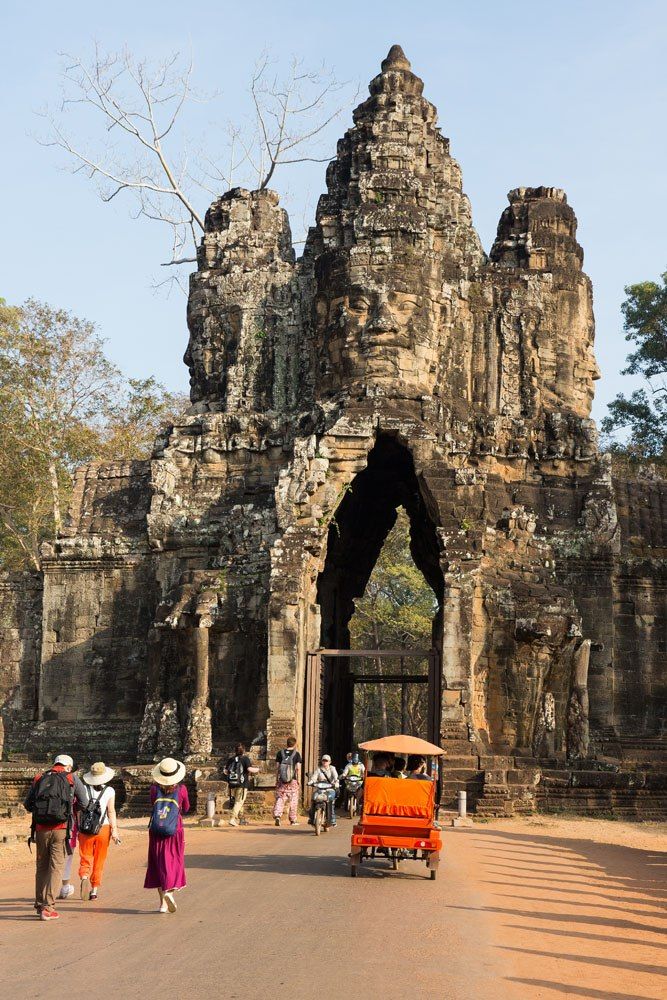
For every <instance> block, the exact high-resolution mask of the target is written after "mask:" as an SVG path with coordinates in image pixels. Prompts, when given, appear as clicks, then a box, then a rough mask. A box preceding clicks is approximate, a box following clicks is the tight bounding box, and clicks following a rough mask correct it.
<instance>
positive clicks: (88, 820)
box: [78, 788, 107, 836]
mask: <svg viewBox="0 0 667 1000" xmlns="http://www.w3.org/2000/svg"><path fill="white" fill-rule="evenodd" d="M103 793H104V789H102V791H101V792H100V794H99V795H98V796H97V797H95V795H94V789H92V788H90V789H89V790H88V804H87V806H86V808H85V809H81V810H80V811H79V816H78V827H79V833H85V834H88V835H90V836H94V835H95V834H96V833H99V832H100V830H101V829H102V823H103V822H104V817H105V816H106V814H107V811H106V808H105V810H104V812H102V807H101V806H100V799H101V798H102V795H103Z"/></svg>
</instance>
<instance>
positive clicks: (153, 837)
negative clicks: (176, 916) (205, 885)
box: [144, 757, 190, 913]
mask: <svg viewBox="0 0 667 1000" xmlns="http://www.w3.org/2000/svg"><path fill="white" fill-rule="evenodd" d="M151 777H152V778H153V782H154V784H152V785H151V791H150V796H151V806H152V813H151V820H150V824H149V827H148V868H147V871H146V878H145V879H144V889H157V891H158V893H159V895H160V906H159V912H160V913H167V912H169V913H175V912H176V909H177V907H176V899H175V898H174V892H175V891H176V890H177V889H184V888H185V885H186V878H185V833H184V831H183V815H184V814H185V813H187V812H189V811H190V800H189V798H188V790H187V788H186V787H185V785H183V784H181V782H182V781H183V778H184V777H185V764H182V763H181V762H180V761H178V760H174V759H173V757H165V758H164V760H161V761H160V763H159V764H157V765H156V766H155V767H154V768H153V771H152V772H151Z"/></svg>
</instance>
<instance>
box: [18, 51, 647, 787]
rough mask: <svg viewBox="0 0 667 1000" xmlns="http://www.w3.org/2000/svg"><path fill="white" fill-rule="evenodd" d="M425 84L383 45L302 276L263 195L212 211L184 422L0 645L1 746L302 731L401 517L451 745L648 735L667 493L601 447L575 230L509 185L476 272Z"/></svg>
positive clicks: (554, 209) (126, 750)
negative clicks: (622, 468) (317, 658)
mask: <svg viewBox="0 0 667 1000" xmlns="http://www.w3.org/2000/svg"><path fill="white" fill-rule="evenodd" d="M422 90H423V85H422V82H421V80H420V79H419V78H418V77H417V76H415V75H414V74H413V72H412V71H411V68H410V64H409V62H408V61H407V59H406V58H405V56H404V54H403V52H402V51H401V49H400V48H399V47H398V46H394V47H393V48H392V49H391V51H390V53H389V55H388V56H387V58H386V59H385V60H384V62H383V63H382V69H381V72H380V73H379V75H378V76H376V77H375V79H374V80H372V81H371V84H370V95H369V97H368V98H367V99H366V100H365V101H364V102H363V103H362V104H361V105H360V106H359V107H358V108H357V109H356V110H355V112H354V116H353V117H354V124H353V126H352V127H351V128H350V129H349V130H348V131H347V132H346V134H345V136H344V137H343V139H341V140H340V142H339V143H338V150H337V155H336V158H335V159H334V160H333V161H332V162H331V163H330V165H329V167H328V170H327V192H326V194H324V195H322V197H321V198H320V201H319V204H318V207H317V214H316V223H315V225H314V226H313V227H312V228H311V230H310V232H309V234H308V239H307V242H306V246H305V250H304V253H303V256H302V257H301V258H300V259H298V260H296V259H295V255H294V250H293V247H292V239H291V233H290V227H289V221H288V218H287V215H286V213H285V211H284V210H283V209H282V208H280V206H279V203H278V197H277V196H276V195H275V194H274V193H273V192H271V191H268V190H264V191H254V192H251V191H246V190H241V189H234V190H232V191H229V192H228V193H226V194H224V195H223V196H222V197H221V198H219V199H218V200H217V201H215V202H214V203H213V204H212V206H211V207H210V209H209V211H208V213H207V216H206V233H205V235H204V237H203V239H202V242H201V246H200V248H199V251H198V269H197V272H196V273H195V274H193V275H192V278H191V284H190V298H189V304H188V326H189V330H190V339H189V343H188V347H187V351H186V354H185V362H186V364H187V365H188V367H189V370H190V382H191V399H192V406H191V408H190V410H189V412H188V414H187V415H186V416H184V418H183V420H182V421H181V422H180V423H179V424H178V425H177V426H174V427H170V428H168V429H167V430H166V431H165V433H164V435H163V436H162V438H161V439H160V440H159V441H158V442H157V445H156V448H155V451H154V455H153V457H152V459H151V460H150V461H148V462H134V463H123V464H111V465H95V466H89V467H86V468H84V469H82V470H80V472H79V474H78V477H77V481H76V489H75V495H74V500H73V504H72V508H71V511H70V515H69V521H68V525H67V527H66V530H64V531H63V534H62V537H60V538H58V539H57V540H55V541H54V542H53V544H52V545H51V546H49V547H48V548H47V551H46V554H45V560H44V574H43V595H41V591H40V601H39V614H38V615H37V616H35V611H34V598H35V595H36V594H37V584H36V583H32V584H31V586H32V588H33V590H31V591H30V595H31V599H32V600H33V609H32V611H30V610H27V611H26V610H23V611H21V612H20V614H21V615H28V616H29V617H30V616H31V615H32V617H31V624H30V625H29V626H26V625H23V626H22V625H20V624H15V625H13V624H11V623H9V626H8V628H7V629H5V632H4V633H2V635H3V636H6V635H7V634H8V633H11V636H12V637H10V638H0V643H3V645H2V647H1V648H2V649H3V650H4V649H6V648H7V646H9V648H10V649H13V650H14V649H15V647H16V648H18V647H17V645H16V644H17V643H18V642H19V641H20V642H22V643H23V647H22V652H21V653H20V654H19V653H18V652H15V653H12V654H11V656H10V660H9V661H7V660H6V659H5V658H4V657H3V661H2V671H3V672H2V674H1V675H0V677H1V683H2V689H1V690H0V695H1V697H2V701H3V718H4V723H5V753H6V754H7V753H11V752H23V753H31V752H33V753H35V752H36V751H41V750H42V749H43V748H44V747H45V746H46V744H47V743H49V741H50V745H55V744H54V735H55V734H58V738H59V739H60V741H61V742H62V741H63V740H65V741H67V740H69V741H70V744H71V745H75V746H76V745H79V744H82V745H85V747H86V748H88V749H89V750H90V752H92V749H93V747H94V746H98V747H99V749H100V751H102V750H106V752H107V754H110V753H111V754H115V755H116V757H117V758H118V757H120V758H125V759H126V760H133V759H139V760H150V759H151V758H152V757H153V755H154V754H156V753H160V752H162V751H163V750H164V751H166V750H169V752H171V753H176V752H184V753H185V754H187V755H188V756H189V757H190V758H191V759H200V758H206V757H209V756H210V755H211V753H212V752H215V751H216V750H220V749H222V748H224V747H226V746H227V745H228V744H229V743H230V742H231V741H233V740H235V739H237V738H239V737H242V738H245V739H248V738H252V737H255V736H257V738H258V740H260V741H263V740H264V739H266V741H267V742H268V749H269V752H271V751H272V750H273V749H274V748H275V746H276V745H278V744H279V743H280V742H281V741H282V739H283V738H284V737H285V736H286V735H287V734H289V733H291V732H296V734H297V735H298V736H299V737H301V736H302V734H303V725H304V717H303V704H304V684H305V665H306V658H307V653H308V652H309V651H310V650H314V649H317V648H318V647H320V646H322V647H337V648H346V646H347V643H348V642H349V632H348V623H349V620H350V617H351V615H352V613H353V611H354V600H355V598H357V597H359V596H360V595H361V594H362V593H363V591H364V587H365V585H366V582H367V580H368V577H369V575H370V573H371V571H372V568H373V566H374V564H375V561H376V559H377V556H378V554H379V551H380V548H381V546H382V544H383V541H384V539H385V538H386V535H387V533H388V531H389V530H390V528H391V526H392V525H393V523H394V520H395V517H396V509H397V507H399V506H403V507H404V508H405V510H406V511H407V514H408V516H409V518H410V523H411V546H412V552H413V556H414V559H415V562H416V564H417V565H418V567H419V568H420V569H421V570H422V572H423V573H424V575H425V577H426V579H427V580H428V582H429V583H430V585H431V586H432V588H433V590H434V592H435V594H436V595H437V598H438V601H439V606H440V610H439V613H438V615H437V616H436V619H435V622H434V634H433V643H434V648H435V649H436V650H437V652H438V656H439V659H440V662H441V664H442V676H441V688H442V690H441V692H440V695H441V702H442V711H441V733H440V735H441V737H442V738H443V739H447V738H451V739H453V740H454V741H455V742H456V747H458V750H459V751H461V749H462V748H461V746H460V745H459V744H460V743H461V741H462V740H467V742H468V743H469V744H470V745H471V746H472V747H474V748H475V753H476V754H477V760H478V762H479V761H480V760H481V759H487V760H489V761H491V762H492V760H493V759H494V758H498V759H500V760H503V759H509V758H508V755H515V756H514V757H512V760H514V759H516V755H518V757H519V758H521V759H524V760H525V759H532V760H533V761H536V760H544V759H550V760H556V761H565V760H566V759H567V760H569V762H570V764H569V765H568V766H570V767H575V766H576V764H575V762H576V761H577V760H581V759H587V758H589V759H590V758H592V757H594V756H595V755H596V754H598V755H599V754H600V753H601V752H602V751H601V750H600V747H601V746H602V744H601V743H600V741H604V740H607V744H605V746H606V747H607V750H608V748H609V747H608V743H609V740H610V739H612V738H613V739H617V740H623V739H627V738H628V737H634V738H642V739H647V740H654V741H656V740H657V739H658V738H659V737H660V736H661V735H662V734H663V733H664V730H665V684H666V677H667V657H666V633H667V628H666V625H667V587H666V583H667V572H666V567H667V563H666V561H665V557H666V555H667V538H666V534H667V530H666V528H665V524H666V519H665V506H666V501H667V489H666V487H665V483H664V482H662V481H660V480H655V481H648V480H647V481H641V482H615V481H613V479H612V476H611V469H610V464H609V461H608V458H607V457H605V456H603V455H601V454H600V453H599V450H598V443H597V433H596V429H595V425H594V423H593V421H592V420H591V417H590V409H591V402H592V399H593V391H594V382H595V380H596V379H597V378H598V369H597V366H596V363H595V359H594V355H593V334H594V321H593V309H592V291H591V284H590V281H589V279H588V278H587V276H586V275H585V274H584V272H583V270H582V261H583V252H582V249H581V247H580V246H579V244H578V242H577V239H576V219H575V215H574V212H573V210H572V208H571V207H570V206H569V205H568V203H567V199H566V196H565V194H564V193H563V192H562V191H561V190H559V189H557V188H553V187H534V188H527V187H519V188H516V189H515V190H513V191H511V192H510V194H509V205H508V206H507V207H506V208H505V209H504V211H503V212H502V215H501V217H500V222H499V225H498V232H497V237H496V240H495V242H494V244H493V247H492V248H491V252H490V254H489V255H487V254H486V253H485V252H484V250H483V248H482V246H481V244H480V241H479V238H478V236H477V234H476V232H475V229H474V228H473V225H472V219H471V211H470V205H469V202H468V199H467V197H466V195H465V194H464V193H463V189H462V182H461V171H460V168H459V166H458V164H457V163H456V161H455V160H454V159H453V158H452V156H451V155H450V150H449V141H448V140H447V139H445V138H444V137H443V136H442V135H441V133H440V130H439V128H438V126H437V124H436V110H435V108H434V107H433V105H431V104H430V103H429V102H428V101H427V100H426V99H425V98H424V97H423V95H422ZM30 595H29V596H30ZM0 597H1V593H0ZM21 602H22V607H23V606H24V605H25V604H26V602H28V603H29V600H28V597H25V596H24V597H22V598H21V601H19V602H18V603H19V604H21ZM16 603H17V602H16V600H15V601H14V604H15V605H16ZM12 614H13V612H10V615H9V617H10V618H11V617H12ZM17 614H18V612H17ZM19 617H20V615H19ZM37 620H38V623H37V624H35V621H37ZM37 628H38V629H39V630H40V631H41V655H40V656H35V644H34V635H33V633H34V630H35V629H37ZM30 629H32V631H30ZM15 632H16V633H17V634H16V635H15V636H14V633H15ZM31 637H32V638H31ZM12 642H13V643H14V646H12ZM8 663H9V665H8ZM343 669H344V668H343ZM338 697H339V685H338V680H337V676H336V675H335V674H332V675H331V676H329V677H327V678H325V698H326V699H329V700H330V703H331V704H334V705H335V704H336V699H337V698H338ZM325 738H326V734H325ZM596 740H597V743H596ZM91 744H92V746H91ZM456 747H455V749H456ZM603 749H604V747H603ZM487 766H488V767H489V771H490V773H491V772H492V768H491V765H490V764H488V765H487ZM508 767H509V765H506V766H505V770H507V769H508Z"/></svg>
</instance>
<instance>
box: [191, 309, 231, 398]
mask: <svg viewBox="0 0 667 1000" xmlns="http://www.w3.org/2000/svg"><path fill="white" fill-rule="evenodd" d="M242 320H243V316H242V312H241V309H240V308H238V306H235V305H232V306H229V308H227V309H216V310H215V311H214V310H212V309H210V308H209V307H208V303H204V304H203V305H202V306H200V308H198V309H197V310H189V314H188V325H189V328H190V339H189V341H188V346H187V350H186V352H185V355H184V357H183V360H184V361H185V364H186V365H187V366H188V368H189V369H190V390H191V392H190V397H191V399H192V401H193V402H197V401H198V400H200V399H218V398H221V397H222V396H223V395H224V393H225V391H226V385H227V378H228V374H229V369H230V368H231V367H232V366H233V365H234V364H235V363H236V358H237V352H238V344H239V337H240V334H241V326H242Z"/></svg>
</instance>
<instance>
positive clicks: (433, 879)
mask: <svg viewBox="0 0 667 1000" xmlns="http://www.w3.org/2000/svg"><path fill="white" fill-rule="evenodd" d="M437 874H438V872H437V871H436V869H435V868H431V882H435V876H436V875H437Z"/></svg>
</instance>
